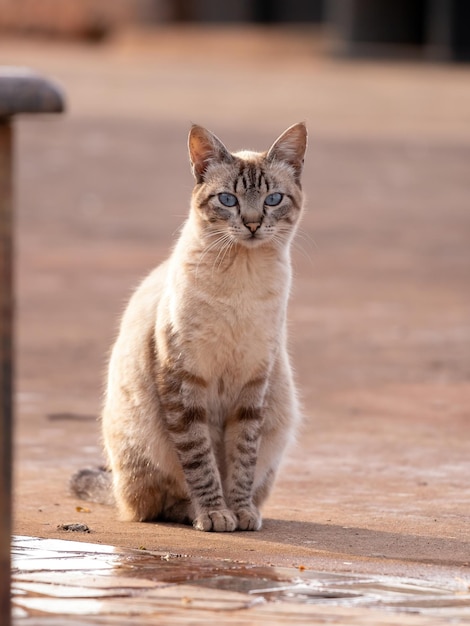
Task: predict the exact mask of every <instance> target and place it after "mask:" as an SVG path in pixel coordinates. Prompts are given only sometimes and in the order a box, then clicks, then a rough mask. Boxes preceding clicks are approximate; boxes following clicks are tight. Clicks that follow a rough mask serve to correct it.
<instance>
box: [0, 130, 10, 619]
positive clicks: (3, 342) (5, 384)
mask: <svg viewBox="0 0 470 626" xmlns="http://www.w3.org/2000/svg"><path fill="white" fill-rule="evenodd" d="M11 144H12V142H11V124H10V120H9V119H6V118H1V119H0V403H1V406H0V419H1V423H0V465H1V467H0V527H1V534H0V615H2V616H8V615H9V613H10V608H9V607H10V599H9V587H10V584H9V576H10V574H9V572H10V535H11V496H10V494H11V466H12V463H11V431H12V419H11V416H12V410H11V408H12V407H11V404H12V393H11V384H12V349H11V340H12V289H11V276H12V272H11V259H12V253H11V246H12V227H11V213H12V183H11V181H12V171H11V169H12V164H11V158H10V157H11V147H12V145H11ZM7 620H8V618H7ZM7 623H8V621H7Z"/></svg>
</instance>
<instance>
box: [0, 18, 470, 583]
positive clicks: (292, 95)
mask: <svg viewBox="0 0 470 626" xmlns="http://www.w3.org/2000/svg"><path fill="white" fill-rule="evenodd" d="M324 46H325V42H324V41H323V40H321V39H319V38H316V37H314V36H313V34H312V33H310V32H308V31H300V32H287V33H286V32H284V33H281V32H279V31H277V30H272V31H271V30H267V31H255V30H249V29H248V30H245V31H240V30H231V29H225V30H220V29H213V30H204V31H198V30H192V29H190V30H186V31H178V32H175V31H171V32H170V31H163V32H161V33H159V32H153V33H145V34H138V33H132V32H129V33H126V34H122V35H121V36H120V37H119V38H117V39H115V40H113V41H111V42H108V43H107V44H105V45H103V46H100V47H85V46H81V45H78V44H68V43H59V42H51V43H48V44H45V43H44V42H43V43H40V42H34V41H27V40H23V41H18V40H6V39H2V41H1V42H0V59H1V62H2V63H4V64H15V65H28V66H30V67H33V68H35V69H37V70H39V71H41V72H43V73H45V74H46V75H48V76H52V77H55V78H57V79H58V80H59V81H60V83H61V84H62V85H63V87H64V89H65V91H66V93H67V96H68V101H69V112H68V113H67V115H66V116H63V117H55V118H52V117H51V118H41V119H38V118H27V119H22V120H20V121H18V124H17V125H18V134H17V235H18V237H17V313H18V317H17V332H18V336H17V355H18V358H17V420H16V449H15V451H16V466H15V532H16V533H17V534H21V535H30V536H37V537H43V538H62V539H64V538H67V537H68V535H65V534H64V531H61V530H59V529H58V528H57V526H58V525H60V524H64V523H70V522H84V523H86V524H88V526H89V527H90V528H91V531H92V532H91V534H86V535H79V534H78V533H74V535H73V539H76V540H79V541H80V540H85V541H88V542H90V541H91V542H95V543H103V544H111V545H115V546H122V547H129V548H139V547H145V548H146V549H148V550H162V551H169V552H172V553H185V554H190V555H193V556H210V557H211V558H229V559H234V560H241V561H247V562H250V563H254V564H258V565H268V564H275V565H278V566H281V565H282V566H295V567H299V566H301V567H306V568H312V569H315V570H325V571H334V572H343V573H344V572H356V573H357V572H375V573H387V574H397V575H413V576H414V577H416V578H421V579H433V578H440V577H451V578H459V579H462V580H466V581H467V585H468V584H469V581H470V541H469V535H470V493H469V488H468V476H469V475H470V444H469V431H470V413H469V411H470V409H469V406H470V210H469V209H470V70H469V68H468V67H458V66H447V65H423V64H415V63H409V64H408V63H391V62H389V63H384V62H381V63H378V62H372V61H371V62H365V61H364V62H354V63H349V62H347V61H340V60H334V59H331V58H329V57H328V56H327V55H325V54H324ZM299 120H306V121H307V123H308V126H309V131H310V147H309V153H308V157H307V161H306V168H305V177H304V185H305V190H306V192H307V195H308V207H307V210H306V213H305V218H304V221H303V225H302V229H301V232H300V234H299V236H298V238H297V243H296V246H295V248H294V253H293V255H294V266H295V275H296V278H295V286H294V290H293V294H292V300H291V306H290V315H289V317H290V338H291V348H292V350H291V351H292V357H293V361H294V363H295V368H296V371H297V380H298V385H299V389H300V393H301V397H302V400H303V406H304V414H305V419H304V423H303V427H302V430H301V433H300V435H299V439H298V443H297V445H296V447H295V448H294V449H292V450H291V452H290V455H289V456H288V458H287V459H286V463H285V465H284V469H283V471H282V473H281V475H280V478H279V481H278V483H277V486H276V489H275V491H274V494H273V496H272V497H271V499H270V500H269V502H268V503H267V505H266V507H265V509H264V518H265V522H264V527H263V530H262V531H260V532H259V533H236V534H233V535H224V534H202V533H198V532H196V531H194V530H192V529H191V528H183V527H178V526H169V525H162V524H134V523H124V522H120V521H118V520H117V519H116V516H115V512H114V511H113V510H112V509H110V508H107V507H104V506H98V505H88V506H86V505H84V503H82V502H78V501H77V500H76V499H74V498H73V497H71V496H70V495H69V493H68V491H67V480H68V476H69V475H70V474H71V473H72V472H73V471H74V470H75V469H77V468H80V467H83V466H86V465H93V464H95V463H96V462H97V461H99V460H100V458H101V451H100V442H99V426H98V423H97V421H96V417H97V416H98V414H99V408H100V395H101V390H102V386H103V380H104V367H105V362H106V358H107V353H108V350H109V347H110V345H111V342H112V339H113V336H114V335H115V332H116V326H117V321H118V317H119V315H120V312H121V311H122V308H123V306H124V303H125V301H126V300H127V298H128V297H129V294H130V293H131V291H132V289H133V287H134V286H135V285H136V283H137V282H138V281H139V279H140V278H141V277H142V276H144V275H145V274H146V272H147V271H148V270H149V269H150V268H152V267H153V266H154V265H156V264H157V263H159V262H160V261H161V260H162V259H164V258H165V256H166V255H167V254H168V250H169V248H170V247H171V245H172V242H173V241H174V240H175V237H176V236H177V230H178V227H179V225H180V224H181V222H182V220H183V219H184V217H185V215H186V212H187V206H188V198H189V194H190V191H191V187H192V179H191V175H190V171H189V167H188V163H187V154H186V134H187V130H188V128H189V124H190V122H192V121H194V122H197V123H200V124H204V125H206V126H208V127H209V128H211V129H212V130H213V131H214V132H215V133H216V134H217V135H219V136H220V137H221V138H222V139H223V140H224V141H225V142H226V143H227V145H228V146H229V147H231V148H233V149H238V148H242V147H250V148H254V149H265V148H267V147H268V146H269V145H270V143H271V142H272V141H273V140H274V138H276V137H277V135H278V134H279V133H280V132H281V131H282V130H284V128H286V127H287V126H289V125H290V124H292V123H294V122H296V121H299ZM77 506H82V507H86V510H82V509H77Z"/></svg>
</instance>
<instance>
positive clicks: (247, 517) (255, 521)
mask: <svg viewBox="0 0 470 626" xmlns="http://www.w3.org/2000/svg"><path fill="white" fill-rule="evenodd" d="M236 515H237V518H238V525H237V528H238V530H259V529H260V528H261V524H262V521H261V515H260V512H259V511H258V509H257V508H256V507H255V506H254V505H251V506H249V507H246V508H244V509H238V511H236Z"/></svg>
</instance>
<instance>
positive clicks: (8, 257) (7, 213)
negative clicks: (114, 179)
mask: <svg viewBox="0 0 470 626" xmlns="http://www.w3.org/2000/svg"><path fill="white" fill-rule="evenodd" d="M63 109H64V101H63V97H62V94H61V93H60V91H59V90H58V89H57V87H55V86H54V85H52V84H51V83H50V82H47V81H45V80H44V79H43V78H41V77H40V76H38V75H37V74H34V73H32V72H29V71H27V70H24V69H19V68H18V69H16V68H2V67H0V617H1V620H2V624H3V626H10V623H11V619H10V542H11V527H12V497H11V488H12V432H13V299H14V294H13V287H12V276H13V122H12V118H13V116H14V115H17V114H19V113H54V112H56V113H58V112H61V111H63Z"/></svg>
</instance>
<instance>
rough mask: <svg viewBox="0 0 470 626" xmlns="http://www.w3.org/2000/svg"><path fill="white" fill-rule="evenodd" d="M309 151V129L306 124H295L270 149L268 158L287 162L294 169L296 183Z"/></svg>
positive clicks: (298, 180)
mask: <svg viewBox="0 0 470 626" xmlns="http://www.w3.org/2000/svg"><path fill="white" fill-rule="evenodd" d="M306 149H307V127H306V126H305V124H304V122H299V124H294V125H293V126H291V127H290V128H288V129H287V130H286V131H284V132H283V133H282V135H281V136H280V137H278V139H276V141H275V142H274V143H273V145H272V146H271V147H270V148H269V150H268V153H267V155H266V158H267V159H268V160H271V161H285V162H286V163H289V165H291V166H292V167H293V168H294V172H295V177H296V181H297V182H300V175H301V174H302V168H303V164H304V157H305V151H306Z"/></svg>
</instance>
